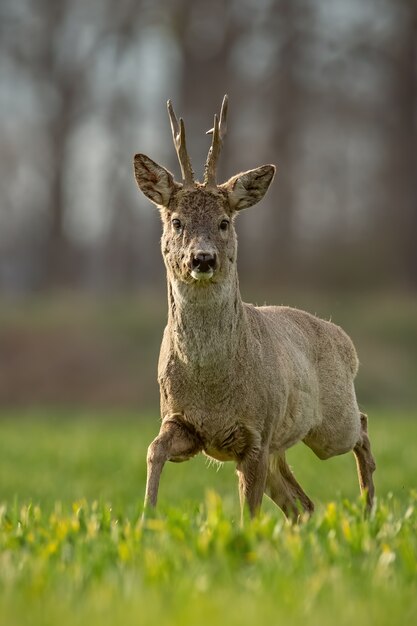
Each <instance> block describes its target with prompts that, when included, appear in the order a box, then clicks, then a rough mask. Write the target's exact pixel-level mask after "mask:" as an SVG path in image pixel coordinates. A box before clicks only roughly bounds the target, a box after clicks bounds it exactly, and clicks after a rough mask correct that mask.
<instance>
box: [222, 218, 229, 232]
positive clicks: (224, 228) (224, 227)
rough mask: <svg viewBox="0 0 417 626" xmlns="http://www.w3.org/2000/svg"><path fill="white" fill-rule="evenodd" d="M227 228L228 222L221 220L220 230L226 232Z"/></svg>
mask: <svg viewBox="0 0 417 626" xmlns="http://www.w3.org/2000/svg"><path fill="white" fill-rule="evenodd" d="M228 228H229V220H222V221H221V222H220V230H223V231H224V230H227V229H228Z"/></svg>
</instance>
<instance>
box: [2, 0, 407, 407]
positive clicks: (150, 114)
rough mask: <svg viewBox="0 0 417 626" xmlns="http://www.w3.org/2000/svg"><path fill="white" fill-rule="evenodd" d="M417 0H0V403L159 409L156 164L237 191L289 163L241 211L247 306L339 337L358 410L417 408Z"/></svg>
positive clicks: (162, 304) (161, 293)
mask: <svg viewBox="0 0 417 626" xmlns="http://www.w3.org/2000/svg"><path fill="white" fill-rule="evenodd" d="M416 65H417V3H416V2H415V1H414V0H316V1H314V2H312V1H311V0H310V1H309V0H229V1H226V0H211V2H207V1H206V0H169V1H168V0H165V1H163V0H152V1H151V0H135V1H133V0H117V1H116V0H88V1H86V0H60V1H59V2H57V1H56V0H18V1H16V0H1V1H0V119H1V124H0V406H1V407H6V408H8V409H10V408H13V407H19V408H22V407H23V408H26V407H33V406H36V407H40V408H42V407H49V408H56V409H60V410H62V409H63V408H67V407H86V408H89V407H90V408H92V409H93V408H94V409H96V408H99V409H100V410H101V409H107V408H109V409H110V408H111V409H112V410H114V409H115V408H116V409H119V408H120V409H129V410H133V411H138V413H139V412H144V411H149V412H153V413H156V412H157V406H158V389H157V384H156V367H157V358H158V350H159V342H160V338H161V334H162V330H163V326H164V323H165V319H166V294H165V272H164V267H163V263H162V260H161V256H160V250H159V238H160V223H159V216H158V212H157V211H156V210H155V209H154V207H153V206H152V205H151V204H150V203H149V202H148V201H147V200H146V199H145V197H144V196H142V195H141V194H140V193H139V192H138V190H137V188H136V184H135V181H134V178H133V171H132V157H133V154H134V153H135V152H144V153H146V154H148V155H149V156H151V157H152V158H153V159H154V160H156V161H157V162H159V163H161V164H162V165H164V166H166V167H167V168H169V169H171V170H172V171H173V172H175V174H176V176H177V177H179V168H178V164H177V161H176V154H175V150H174V147H173V144H172V139H171V132H170V128H169V122H168V117H167V114H166V100H167V99H168V98H171V99H172V100H173V102H174V107H175V110H176V113H177V115H181V116H183V117H184V119H185V124H186V131H187V138H188V147H189V152H190V154H191V157H192V162H193V165H194V169H195V171H196V174H197V176H201V175H202V171H203V165H204V162H205V159H206V155H207V151H208V147H209V143H210V137H207V136H206V135H205V131H206V130H207V129H208V128H210V127H211V126H212V120H213V114H214V113H215V112H216V111H219V109H220V104H221V100H222V97H223V94H224V93H228V94H229V98H230V106H229V125H228V136H227V140H226V142H225V146H224V152H223V154H222V158H221V167H220V172H221V176H222V177H223V179H224V180H226V179H227V178H229V177H230V176H232V175H233V174H235V173H237V172H238V171H241V170H245V169H250V168H253V167H256V166H258V165H261V164H264V163H275V164H276V165H277V167H278V174H277V177H276V179H275V181H274V184H273V185H272V187H271V189H270V191H269V193H268V195H267V197H266V198H265V200H264V201H263V202H262V204H261V205H259V206H256V207H254V208H253V209H250V210H249V211H247V212H244V214H242V215H241V216H240V217H239V220H238V226H237V228H238V233H239V255H240V256H239V268H240V278H241V290H242V296H243V299H244V300H247V301H255V302H257V303H258V304H263V303H265V302H267V303H270V304H273V303H274V304H289V305H292V306H298V307H301V308H306V309H308V310H309V311H311V312H313V313H317V314H319V315H321V316H323V317H325V318H327V319H329V318H332V320H333V321H335V322H336V323H338V324H341V325H342V326H343V327H344V328H345V330H346V331H347V332H348V333H349V334H350V335H351V336H352V338H353V340H354V341H355V343H356V345H357V348H358V351H359V356H360V360H361V363H362V367H361V370H360V375H359V378H358V390H359V401H360V404H361V406H365V407H366V406H371V405H378V406H384V407H388V408H390V409H392V415H393V417H395V409H396V408H398V409H399V408H404V407H412V406H415V405H416V404H417V243H416V239H417V70H416Z"/></svg>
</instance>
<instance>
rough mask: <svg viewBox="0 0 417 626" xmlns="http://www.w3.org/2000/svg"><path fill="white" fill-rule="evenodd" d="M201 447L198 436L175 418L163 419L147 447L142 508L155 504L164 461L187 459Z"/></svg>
mask: <svg viewBox="0 0 417 626" xmlns="http://www.w3.org/2000/svg"><path fill="white" fill-rule="evenodd" d="M201 449H202V446H201V442H200V440H199V439H198V437H197V436H196V435H195V434H194V433H192V432H191V431H189V430H188V429H187V428H186V427H185V426H183V425H182V424H180V423H179V422H178V421H177V420H175V418H169V419H166V420H164V422H163V423H162V426H161V430H160V431H159V435H158V436H157V437H156V439H154V440H153V441H152V443H151V445H150V446H149V448H148V454H147V479H146V493H145V504H144V510H146V508H148V507H155V506H156V502H157V498H158V489H159V480H160V477H161V472H162V470H163V467H164V465H165V463H166V461H174V462H181V461H187V460H188V459H190V458H191V457H193V456H195V455H196V454H197V453H198V452H200V451H201Z"/></svg>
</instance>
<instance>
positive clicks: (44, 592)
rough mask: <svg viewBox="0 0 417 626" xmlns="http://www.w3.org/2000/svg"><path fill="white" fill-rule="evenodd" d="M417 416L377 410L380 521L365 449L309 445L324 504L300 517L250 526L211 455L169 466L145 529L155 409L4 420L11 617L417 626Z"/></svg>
mask: <svg viewBox="0 0 417 626" xmlns="http://www.w3.org/2000/svg"><path fill="white" fill-rule="evenodd" d="M413 418H414V419H413ZM415 418H416V416H415V415H414V416H413V415H412V414H408V415H405V414H403V415H395V416H393V415H389V414H386V415H383V414H381V413H378V414H377V415H372V411H371V412H370V434H371V440H372V444H373V449H374V454H375V457H376V461H377V466H378V469H377V473H376V475H375V483H376V489H377V493H378V503H377V508H376V511H375V512H374V514H373V515H372V517H371V518H370V519H368V520H364V519H363V516H362V508H363V506H362V504H363V503H362V501H361V500H360V498H359V497H358V486H357V478H356V468H355V464H354V460H353V457H352V455H345V456H344V457H340V458H336V459H331V460H329V461H326V462H321V461H319V460H318V459H316V458H315V457H314V456H313V455H312V453H311V452H310V451H309V450H308V449H307V448H305V447H303V446H297V447H296V448H294V450H292V451H290V452H291V453H290V454H289V458H290V462H291V465H292V466H293V469H294V472H295V474H296V476H297V478H298V480H299V481H300V482H301V484H302V485H303V487H304V488H305V490H306V492H307V493H308V494H309V495H310V496H311V497H312V499H313V500H314V501H315V503H316V507H317V510H316V514H315V515H314V516H313V517H312V518H311V519H310V520H308V521H305V522H304V523H303V524H300V525H296V526H294V525H290V524H289V523H287V522H286V521H285V520H284V518H283V516H282V514H281V513H280V511H279V510H278V509H276V508H275V507H274V506H273V505H272V504H271V503H270V502H269V501H267V500H265V502H264V506H263V510H262V514H261V515H260V516H259V518H258V519H256V520H255V521H253V522H249V521H247V522H246V524H245V526H244V528H243V529H242V528H241V527H240V525H239V506H238V498H237V493H236V479H235V476H234V468H233V465H232V464H226V465H224V466H222V467H221V468H220V469H217V468H216V467H207V465H208V463H207V460H205V459H204V458H203V457H198V458H196V459H194V460H192V461H190V462H188V463H184V464H180V465H177V464H175V465H174V464H168V465H167V466H166V468H165V469H164V472H163V475H162V482H161V489H160V505H159V507H158V513H157V515H156V517H155V518H152V519H148V520H147V521H146V523H145V524H141V521H140V515H141V511H142V498H143V492H144V481H145V455H146V447H147V445H148V443H149V441H150V440H151V439H152V438H153V436H154V435H155V434H156V432H157V430H158V420H157V419H156V418H155V419H149V418H148V419H146V418H138V417H135V416H134V415H124V416H114V415H113V416H111V415H108V416H104V417H103V416H99V415H96V416H94V415H93V416H89V415H87V414H81V413H78V414H76V415H73V414H71V413H68V414H67V415H62V413H61V414H60V415H59V416H56V417H54V416H52V415H48V416H44V415H42V414H41V413H38V414H34V413H33V412H32V413H30V414H27V415H25V414H22V413H21V412H15V413H8V414H7V415H6V414H3V416H2V417H1V419H0V624H2V625H3V624H5V625H6V624H7V626H15V625H16V626H17V625H21V624H22V625H25V624H28V625H29V624H30V625H33V624H36V625H37V624H39V625H41V624H42V626H44V625H45V626H47V625H49V624H51V625H52V624H54V625H56V624H60V625H61V626H69V624H71V625H73V624H76V625H77V624H80V625H81V624H82V625H84V624H96V623H100V624H103V625H104V626H106V625H107V624H109V625H110V624H112V625H118V624H123V625H126V626H129V625H130V624H132V625H133V624H145V625H147V624H162V625H164V624H170V625H171V624H181V626H183V625H184V626H186V625H188V624H189V625H191V624H193V625H194V624H202V625H205V624H210V625H211V624H213V623H215V624H228V625H235V624H236V625H238V624H239V625H242V626H245V625H246V624H248V625H249V624H253V623H254V622H255V621H256V623H260V624H263V623H266V622H268V623H273V624H275V623H280V622H284V621H285V624H286V625H287V624H289V625H291V624H301V623H302V622H304V621H305V620H308V621H309V623H312V624H318V623H320V624H323V625H326V624H333V623H334V622H335V620H337V622H338V624H340V625H344V624H346V625H348V624H352V623H355V625H358V626H359V625H361V624H367V625H369V624H378V626H379V625H384V624H390V625H391V624H402V623H415V622H416V619H417V492H416V491H413V489H414V488H415V477H416V476H417V456H416V455H415V454H414V447H415V445H414V442H415V441H416V440H417V420H416V419H415Z"/></svg>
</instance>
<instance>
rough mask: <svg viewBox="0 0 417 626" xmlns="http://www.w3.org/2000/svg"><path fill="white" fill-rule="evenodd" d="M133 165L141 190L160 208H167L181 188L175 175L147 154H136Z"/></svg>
mask: <svg viewBox="0 0 417 626" xmlns="http://www.w3.org/2000/svg"><path fill="white" fill-rule="evenodd" d="M133 165H134V170H135V178H136V182H137V184H138V187H139V189H140V190H141V191H142V192H143V193H144V194H145V196H146V197H147V198H149V200H151V201H152V202H153V203H154V204H156V205H157V206H158V207H167V206H168V204H169V201H170V198H171V196H172V194H173V192H174V191H175V190H176V189H179V187H180V185H179V184H178V183H176V182H175V181H174V177H173V175H172V174H171V173H170V172H168V170H166V169H165V168H164V167H161V165H158V164H157V163H155V161H152V159H150V158H149V157H147V156H146V155H145V154H135V158H134V160H133Z"/></svg>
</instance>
